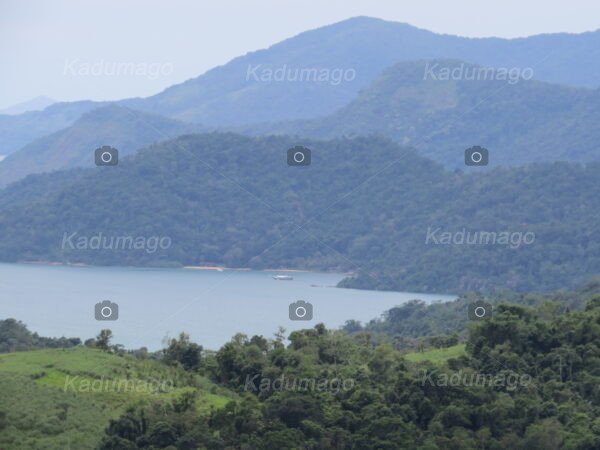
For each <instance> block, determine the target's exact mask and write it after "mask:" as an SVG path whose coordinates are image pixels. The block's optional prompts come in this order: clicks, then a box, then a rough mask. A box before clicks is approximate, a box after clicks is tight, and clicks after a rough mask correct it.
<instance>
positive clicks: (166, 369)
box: [0, 320, 233, 450]
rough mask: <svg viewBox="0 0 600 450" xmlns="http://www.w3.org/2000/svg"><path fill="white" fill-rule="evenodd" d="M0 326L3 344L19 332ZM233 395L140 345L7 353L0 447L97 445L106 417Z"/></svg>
mask: <svg viewBox="0 0 600 450" xmlns="http://www.w3.org/2000/svg"><path fill="white" fill-rule="evenodd" d="M6 322H9V320H7V321H4V325H5V324H6ZM3 330H4V333H3V334H2V335H1V336H0V346H1V348H3V349H5V348H6V344H7V341H8V340H10V339H11V336H12V338H13V339H18V338H19V335H20V333H21V330H18V329H16V328H14V327H12V328H10V330H8V329H6V328H5V327H4V328H3ZM13 332H14V335H11V333H13ZM42 339H44V340H48V339H49V338H42ZM55 344H57V343H56V342H55ZM38 345H39V346H40V347H47V345H46V343H45V342H41V343H39V344H38ZM67 345H68V343H67ZM231 398H233V394H231V393H230V392H229V391H227V390H226V389H223V388H219V387H218V386H216V385H215V384H213V383H211V382H210V381H209V380H207V379H206V378H204V377H202V376H201V375H199V374H194V373H190V372H184V371H183V370H182V369H180V368H179V367H172V366H170V365H166V364H163V363H162V362H158V361H156V360H155V358H153V357H152V355H149V356H148V355H147V353H146V352H144V351H136V352H133V353H125V352H122V351H121V352H115V351H114V349H112V348H110V349H109V348H106V349H101V348H100V347H95V346H89V343H88V346H86V347H82V346H78V347H74V348H62V349H45V350H32V351H21V352H18V353H6V354H2V355H0V448H6V449H9V448H10V449H27V450H29V449H54V448H56V449H58V448H77V449H86V448H95V447H96V446H97V444H98V442H99V441H100V439H101V437H102V434H103V432H104V429H105V427H106V426H107V424H108V422H109V420H110V419H116V418H118V417H119V416H120V415H121V414H124V413H125V412H126V411H127V410H128V409H129V408H132V407H136V406H140V407H141V406H142V405H164V407H165V408H168V407H171V406H172V405H173V404H178V402H193V403H194V408H195V409H194V411H195V413H196V414H198V415H199V416H202V415H206V414H209V412H210V411H211V410H212V409H214V408H222V407H224V406H225V405H226V404H227V402H228V401H229V400H230V399H231Z"/></svg>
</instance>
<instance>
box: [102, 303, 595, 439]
mask: <svg viewBox="0 0 600 450" xmlns="http://www.w3.org/2000/svg"><path fill="white" fill-rule="evenodd" d="M289 341H290V343H289V345H287V346H284V345H283V344H282V343H281V342H280V341H279V340H277V339H275V340H266V339H264V338H262V337H260V336H254V337H252V338H247V337H244V336H237V337H235V338H234V339H233V340H232V341H231V342H230V343H228V344H226V345H225V346H223V348H221V350H219V352H218V353H217V354H216V355H215V356H214V358H212V357H210V358H207V365H208V366H209V367H210V370H209V372H210V373H211V374H212V377H213V378H214V379H215V380H217V381H218V382H219V383H221V384H223V385H225V386H227V387H229V388H231V389H233V390H236V391H238V392H239V394H240V397H241V398H240V400H237V401H232V402H231V403H229V404H228V405H227V406H226V407H225V408H223V409H220V410H215V411H213V412H212V414H211V415H210V417H209V419H208V420H207V421H198V420H197V419H195V416H194V414H193V413H190V410H189V409H185V408H183V409H179V410H176V411H175V410H173V411H171V412H170V414H168V415H167V417H164V415H159V414H157V412H156V411H155V412H152V410H149V409H147V408H146V409H144V408H139V409H133V410H130V411H128V412H127V414H125V415H123V416H122V417H121V418H119V419H118V420H116V421H112V422H111V425H110V426H109V427H108V429H107V437H106V438H105V439H104V441H103V443H102V445H101V448H104V449H114V448H131V449H136V448H156V447H158V448H166V447H168V446H173V447H175V448H197V447H200V448H211V449H225V448H246V449H271V448H278V449H299V448H303V449H331V448H336V449H432V450H433V449H505V448H514V449H523V450H525V449H527V450H529V449H540V450H542V449H543V450H552V449H590V450H591V449H595V448H598V446H600V421H599V419H598V416H599V413H600V411H599V410H598V405H600V393H599V391H598V389H597V386H598V382H599V381H600V365H599V364H598V361H600V346H599V342H600V297H595V298H592V299H590V300H589V302H588V303H587V307H586V310H585V311H582V312H569V313H558V314H556V315H555V316H553V317H551V318H547V317H546V314H545V312H544V311H541V310H539V309H530V308H528V307H524V306H517V305H508V304H503V305H499V306H498V308H497V314H496V316H495V317H494V318H493V319H492V320H489V321H483V322H479V323H477V324H475V325H473V326H472V327H470V329H469V333H468V336H467V339H466V346H465V345H459V346H455V347H451V348H448V349H445V350H429V351H426V352H423V353H409V354H406V355H404V356H403V354H402V353H401V352H398V351H396V350H394V349H393V347H392V346H390V345H388V344H373V342H372V341H371V340H370V335H369V334H368V333H361V334H357V335H352V336H348V335H345V334H341V333H340V332H333V331H330V330H327V329H325V328H324V327H323V326H322V325H318V326H316V327H315V328H313V329H310V330H303V331H299V332H294V333H292V334H291V335H290V337H289ZM478 376H480V377H479V378H478ZM277 380H282V383H281V384H280V385H276V382H277ZM302 380H318V381H317V383H318V382H319V381H321V380H340V381H339V384H336V385H335V386H336V387H335V388H332V386H333V385H332V384H330V385H328V388H327V389H323V390H320V389H318V388H315V387H314V386H313V387H310V386H311V385H310V384H305V385H302V384H301V383H302ZM349 380H351V381H349ZM486 380H487V381H486ZM344 383H345V384H344ZM281 386H283V388H282V387H281ZM317 386H318V384H317ZM153 446H154V447H153Z"/></svg>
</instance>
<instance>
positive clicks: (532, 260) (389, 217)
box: [0, 133, 600, 292]
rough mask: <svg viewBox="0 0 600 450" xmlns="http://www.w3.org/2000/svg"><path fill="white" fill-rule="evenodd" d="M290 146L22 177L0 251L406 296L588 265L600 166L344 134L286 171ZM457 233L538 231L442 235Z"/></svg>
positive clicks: (238, 144) (223, 144) (234, 143)
mask: <svg viewBox="0 0 600 450" xmlns="http://www.w3.org/2000/svg"><path fill="white" fill-rule="evenodd" d="M297 143H298V142H297V141H294V140H293V139H291V138H287V137H265V138H247V137H242V136H238V135H234V134H220V133H212V134H204V135H190V136H184V137H180V138H178V139H175V140H172V141H167V142H164V143H160V144H156V145H153V146H151V147H150V148H148V149H146V150H143V151H141V152H140V153H138V154H136V155H133V156H132V157H128V158H124V159H123V160H122V162H121V163H120V164H119V165H118V166H116V167H114V168H113V167H109V168H107V167H98V168H94V169H89V170H76V169H75V170H69V171H62V172H56V173H52V174H48V175H36V176H30V177H28V178H26V179H25V180H22V181H21V182H17V183H15V184H13V185H11V186H9V187H7V188H6V189H4V190H3V191H2V192H0V233H1V234H2V236H3V239H2V241H1V242H0V260H3V261H23V260H29V261H31V260H34V261H36V260H38V261H39V260H44V261H62V262H70V263H89V264H106V265H157V266H167V265H204V264H220V265H226V266H229V267H252V268H269V267H270V268H273V267H293V268H303V269H321V270H322V269H326V270H344V271H351V272H354V273H355V274H356V275H355V276H354V277H352V278H350V279H348V280H346V281H344V282H343V286H346V287H358V288H376V289H387V290H408V291H413V292H425V291H429V292H461V291H468V290H490V289H493V288H494V287H506V288H508V289H513V290H523V291H527V290H551V289H557V288H560V287H562V286H566V287H574V286H576V285H578V284H581V283H583V282H585V281H586V280H588V279H589V278H590V277H591V276H593V275H595V274H597V273H598V272H600V247H599V246H600V244H599V242H598V240H597V239H594V235H595V233H596V230H597V223H598V211H600V185H599V184H598V182H597V174H598V169H599V166H598V164H597V163H590V164H588V165H576V164H568V163H554V164H540V165H533V166H528V167H523V168H514V169H495V170H493V171H489V172H485V173H481V174H465V173H462V172H460V171H455V172H449V171H446V170H444V169H443V168H442V167H441V166H440V165H438V164H436V163H433V162H431V161H429V160H427V159H424V158H421V157H419V156H417V155H416V154H415V153H414V152H411V151H410V150H407V149H405V148H402V147H399V146H397V145H396V144H394V143H393V142H391V141H389V140H385V139H380V138H356V139H338V140H333V141H302V143H303V144H305V145H308V146H309V147H311V148H312V151H313V163H312V165H311V166H308V167H290V166H287V164H286V159H285V158H286V151H287V149H288V148H290V147H292V146H293V145H295V144H297ZM457 151H458V150H457ZM460 151H462V150H460ZM431 232H434V236H433V238H431V239H430V237H429V234H430V233H431ZM465 232H468V233H469V234H473V235H476V234H477V233H489V232H493V233H498V234H499V233H510V235H511V236H513V237H514V236H516V237H519V236H521V238H523V236H525V235H526V234H527V235H528V236H530V237H532V236H534V237H535V239H534V240H533V242H530V241H531V240H529V241H527V242H525V239H521V240H520V241H519V240H514V241H513V240H511V241H510V242H509V241H506V242H504V243H502V242H501V241H500V239H498V240H497V241H496V242H494V241H487V242H485V241H481V242H479V243H476V244H474V245H467V244H460V241H453V242H447V241H444V239H443V237H442V236H443V235H444V233H454V234H457V233H458V234H460V233H463V234H464V233H465ZM435 233H437V235H435ZM94 237H95V240H96V242H97V243H99V242H100V241H101V240H102V242H109V243H108V244H106V246H107V247H110V245H111V244H110V239H111V237H112V238H113V239H114V240H115V241H113V245H112V247H110V248H107V249H103V248H99V249H98V248H95V247H94V245H93V242H94V241H92V238H94ZM119 237H130V238H132V239H133V238H137V237H140V238H141V239H142V241H147V242H146V243H145V244H144V242H142V244H144V245H142V247H140V248H130V247H131V246H130V247H124V246H122V247H119V246H117V245H116V244H114V242H116V239H117V238H119ZM163 238H164V239H163ZM106 239H108V241H106ZM158 239H163V240H162V241H161V242H162V244H164V245H161V246H160V247H159V246H152V245H148V242H150V241H152V242H154V243H157V242H158ZM511 239H512V238H511ZM90 242H91V243H92V244H90ZM454 242H458V244H455V243H454ZM79 243H82V245H79ZM513 244H515V245H513ZM86 246H87V247H86ZM102 246H104V244H102V245H101V247H102ZM84 247H86V248H84Z"/></svg>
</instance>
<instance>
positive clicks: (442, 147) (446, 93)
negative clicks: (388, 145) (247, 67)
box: [242, 59, 600, 167]
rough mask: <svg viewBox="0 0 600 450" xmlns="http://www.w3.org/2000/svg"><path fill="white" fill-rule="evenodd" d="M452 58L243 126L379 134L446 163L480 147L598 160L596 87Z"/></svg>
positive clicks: (510, 156)
mask: <svg viewBox="0 0 600 450" xmlns="http://www.w3.org/2000/svg"><path fill="white" fill-rule="evenodd" d="M533 74H534V72H533V71H531V72H526V71H522V70H521V69H513V70H510V71H504V72H503V71H501V70H499V69H494V68H490V67H483V66H478V65H474V64H470V63H467V62H463V61H457V60H445V59H444V60H423V61H411V62H402V63H399V64H396V65H395V66H393V67H391V68H389V69H387V70H385V71H384V72H383V73H382V74H381V76H379V77H378V78H377V79H376V80H375V81H374V82H373V83H372V84H371V85H370V87H369V88H368V89H365V90H364V91H363V92H361V94H360V95H359V96H358V97H357V98H356V99H355V100H353V101H352V102H351V103H350V104H348V105H347V106H345V107H344V108H341V109H340V110H339V111H336V112H335V113H333V114H331V115H329V116H327V117H322V118H319V119H312V120H306V121H295V122H287V123H278V124H264V125H262V126H253V127H244V128H243V129H242V130H243V131H245V132H249V133H281V134H286V133H287V134H298V135H300V136H313V137H317V138H333V137H337V136H350V137H352V136H364V135H369V134H380V135H383V136H388V137H391V138H392V139H394V140H396V141H397V142H400V143H403V144H406V145H412V146H415V147H416V149H417V150H419V152H420V153H422V154H423V155H425V156H428V157H430V158H432V159H433V160H435V161H439V162H442V163H444V164H445V165H447V166H450V167H461V166H463V165H464V158H463V155H462V154H460V152H457V151H456V150H457V149H461V148H462V149H466V148H468V147H470V146H472V145H481V146H483V147H485V148H487V149H488V150H489V151H490V155H491V156H490V165H491V166H494V165H498V164H501V165H510V166H517V165H523V164H527V163H533V162H541V161H580V162H581V161H597V160H599V159H600V144H598V143H599V142H600V130H599V129H598V127H597V126H596V125H595V124H597V123H598V122H600V90H598V89H596V90H593V89H585V88H579V89H577V88H572V87H567V86H562V85H558V84H550V83H545V82H540V81H536V80H534V79H532V77H533Z"/></svg>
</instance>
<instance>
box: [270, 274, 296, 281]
mask: <svg viewBox="0 0 600 450" xmlns="http://www.w3.org/2000/svg"><path fill="white" fill-rule="evenodd" d="M273 279H274V280H279V281H283V280H293V279H294V277H292V276H290V275H273Z"/></svg>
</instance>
